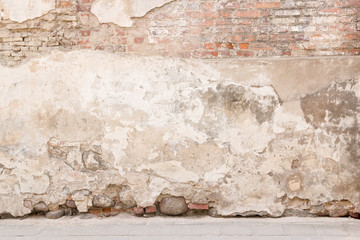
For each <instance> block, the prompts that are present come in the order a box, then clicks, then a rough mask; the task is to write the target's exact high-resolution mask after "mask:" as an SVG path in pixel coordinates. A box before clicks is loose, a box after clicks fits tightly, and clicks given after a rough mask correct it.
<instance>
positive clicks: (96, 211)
mask: <svg viewBox="0 0 360 240" xmlns="http://www.w3.org/2000/svg"><path fill="white" fill-rule="evenodd" d="M89 212H90V213H91V214H94V215H101V214H102V209H101V208H93V209H90V210H89Z"/></svg>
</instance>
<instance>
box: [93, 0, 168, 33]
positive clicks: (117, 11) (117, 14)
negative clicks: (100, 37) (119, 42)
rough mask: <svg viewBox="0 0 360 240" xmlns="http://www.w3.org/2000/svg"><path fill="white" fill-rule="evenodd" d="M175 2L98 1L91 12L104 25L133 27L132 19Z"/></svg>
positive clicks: (152, 0)
mask: <svg viewBox="0 0 360 240" xmlns="http://www.w3.org/2000/svg"><path fill="white" fill-rule="evenodd" d="M172 1H174V0H147V1H142V0H96V1H95V2H94V4H93V5H92V8H91V12H92V13H93V14H95V15H96V16H97V18H98V19H99V21H100V22H102V23H115V24H117V25H119V26H120V27H131V26H132V24H133V21H132V20H131V18H134V17H143V16H145V15H146V13H148V12H149V11H151V10H152V9H154V8H157V7H161V6H163V5H165V4H167V3H169V2H172Z"/></svg>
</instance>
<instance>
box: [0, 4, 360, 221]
mask: <svg viewBox="0 0 360 240" xmlns="http://www.w3.org/2000/svg"><path fill="white" fill-rule="evenodd" d="M24 2H31V1H28V0H26V1H25V0H16V1H14V2H13V3H14V4H15V6H18V4H21V3H24ZM34 2H36V1H34ZM44 2H46V3H50V2H51V1H44ZM6 3H7V1H5V0H3V1H1V0H0V6H2V7H3V8H4V9H3V11H2V12H4V14H3V16H2V19H1V23H0V27H1V28H0V57H1V63H2V65H1V66H0V79H1V81H0V215H1V214H2V215H5V214H11V215H13V216H23V215H25V214H29V213H31V212H46V211H49V210H50V211H55V210H57V209H58V208H60V209H61V210H60V212H56V211H55V212H53V213H51V214H50V215H49V217H54V216H55V215H56V214H60V215H61V214H64V213H65V212H66V211H64V210H62V209H65V210H69V209H73V210H72V211H75V212H76V211H78V212H87V211H94V212H99V211H100V212H106V213H113V212H119V211H131V212H134V213H135V214H138V215H141V214H143V213H154V212H157V211H158V210H160V211H161V212H162V213H166V214H169V215H177V214H183V213H186V212H188V213H189V212H191V211H193V210H195V211H207V212H208V213H209V214H210V215H213V216H216V215H219V216H235V215H242V216H249V215H261V216H263V215H269V216H282V215H291V214H293V215H294V214H295V215H303V214H317V215H331V216H346V215H349V214H351V215H353V216H357V215H356V213H359V212H360V166H359V161H360V152H359V148H360V145H359V144H360V131H359V126H358V125H359V121H360V101H359V99H360V80H359V79H360V67H359V66H360V58H359V57H356V56H354V55H357V54H358V53H359V48H360V47H359V36H360V32H359V22H358V20H359V18H358V17H359V7H360V1H358V0H347V1H335V0H334V1H333V0H326V1H325V0H322V1H301V0H299V1H292V0H286V1H285V0H284V1H240V0H239V1H231V0H227V1H205V0H196V1H195V0H175V1H161V0H159V1H155V0H154V1H149V5H141V6H140V5H139V3H138V1H125V0H118V1H115V0H114V1H108V2H107V3H108V5H107V4H105V2H104V1H100V0H98V1H96V2H95V3H92V2H91V1H90V0H81V1H80V0H79V1H75V0H74V1H56V4H55V8H54V9H53V10H51V9H45V8H42V9H36V8H35V10H34V9H33V10H32V9H31V8H28V9H27V10H28V13H27V15H26V16H25V17H24V16H23V18H21V17H18V18H16V17H11V16H12V15H11V14H10V13H11V12H14V9H12V8H11V7H8V5H6ZM150 3H151V4H150ZM16 4H17V5H16ZM164 4H165V5H164ZM40 5H41V4H40ZM41 6H42V5H41ZM92 6H94V8H93V9H91V7H92ZM116 6H119V8H118V9H115V10H116V11H115V13H114V14H109V16H106V14H105V15H104V12H102V11H101V8H104V9H107V8H108V9H112V8H114V7H116ZM44 9H45V10H44ZM42 11H44V12H42ZM47 11H50V12H47ZM104 11H106V10H104ZM147 11H149V12H147ZM39 12H41V14H44V15H41V16H36V14H38V13H39ZM144 15H145V16H144ZM104 16H106V17H107V18H106V19H105V20H104V18H103V17H104ZM142 16H143V17H142ZM112 17H114V18H112ZM15 21H17V22H15ZM99 21H105V22H107V23H101V22H99ZM19 22H21V23H19ZM109 22H110V23H109ZM119 25H121V26H126V27H120V26H119ZM94 50H96V51H94ZM314 55H318V56H320V57H313V58H309V57H308V56H314ZM324 55H330V56H332V57H322V56H324ZM335 55H346V56H345V57H335ZM249 56H252V57H260V56H261V57H272V56H276V57H279V56H283V57H282V58H259V59H257V58H251V59H250V58H244V57H249ZM289 56H307V57H305V58H301V57H297V58H294V57H289ZM180 57H181V58H180ZM208 58H214V59H208ZM222 58H226V59H222ZM171 196H176V197H177V198H172V197H171ZM74 209H75V210H74ZM126 209H131V210H126ZM189 209H190V210H189ZM72 211H70V212H72Z"/></svg>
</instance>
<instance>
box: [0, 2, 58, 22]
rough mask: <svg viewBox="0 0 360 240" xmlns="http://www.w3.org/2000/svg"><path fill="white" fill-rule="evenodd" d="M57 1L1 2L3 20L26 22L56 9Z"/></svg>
mask: <svg viewBox="0 0 360 240" xmlns="http://www.w3.org/2000/svg"><path fill="white" fill-rule="evenodd" d="M55 5H56V0H0V11H1V19H10V20H12V21H15V22H20V23H21V22H24V21H26V20H28V19H33V18H37V17H40V16H42V15H44V14H46V13H48V12H49V11H50V10H52V9H54V8H55Z"/></svg>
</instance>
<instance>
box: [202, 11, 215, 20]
mask: <svg viewBox="0 0 360 240" xmlns="http://www.w3.org/2000/svg"><path fill="white" fill-rule="evenodd" d="M201 17H202V18H218V17H219V14H218V13H217V12H213V11H211V12H210V11H209V12H204V13H202V14H201Z"/></svg>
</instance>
